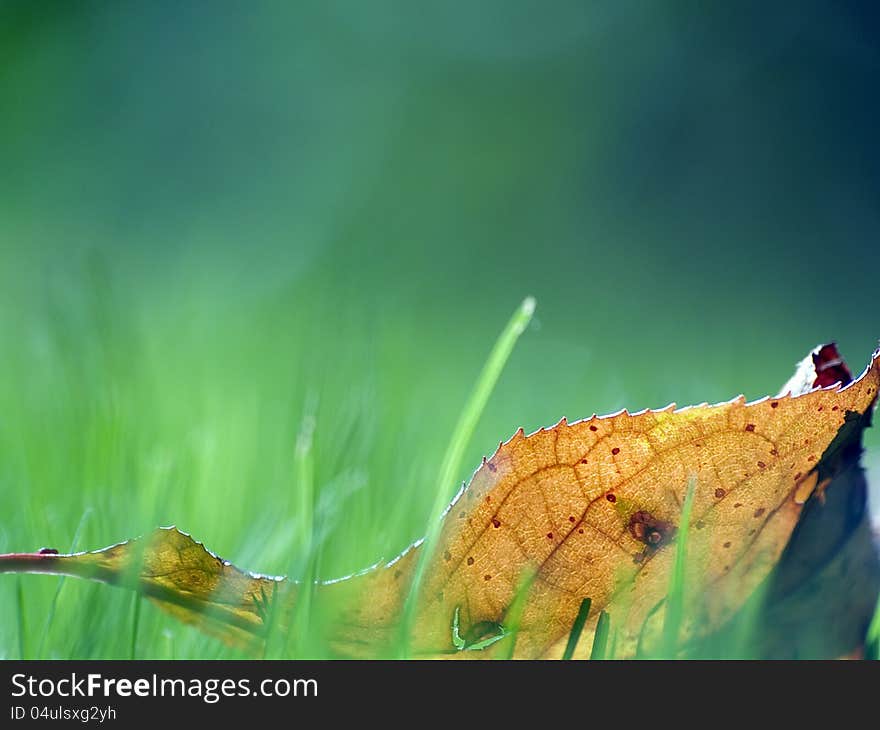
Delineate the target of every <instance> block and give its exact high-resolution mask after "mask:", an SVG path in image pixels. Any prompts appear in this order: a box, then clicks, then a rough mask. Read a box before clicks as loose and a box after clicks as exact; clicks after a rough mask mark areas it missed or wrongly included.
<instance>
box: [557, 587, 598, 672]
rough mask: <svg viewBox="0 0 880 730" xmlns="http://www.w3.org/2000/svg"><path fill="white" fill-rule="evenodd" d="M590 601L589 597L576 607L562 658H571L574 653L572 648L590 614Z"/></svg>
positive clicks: (574, 646) (575, 645) (575, 644)
mask: <svg viewBox="0 0 880 730" xmlns="http://www.w3.org/2000/svg"><path fill="white" fill-rule="evenodd" d="M590 603H591V601H590V599H589V598H585V599H584V600H583V601H581V607H580V608H579V609H578V614H577V617H576V618H575V620H574V623H573V624H572V625H571V632H570V633H569V634H568V643H567V644H566V645H565V651H564V652H563V653H562V658H563V659H571V657H572V656H573V655H574V650H575V648H576V647H577V643H578V641H579V640H580V638H581V633H583V630H584V624H585V623H586V622H587V616H588V615H589V614H590Z"/></svg>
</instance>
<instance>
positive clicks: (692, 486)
mask: <svg viewBox="0 0 880 730" xmlns="http://www.w3.org/2000/svg"><path fill="white" fill-rule="evenodd" d="M696 486H697V480H696V478H695V477H690V478H689V479H688V485H687V491H686V492H685V496H684V505H683V506H682V508H681V521H680V524H679V527H678V535H677V537H676V541H675V560H674V562H673V564H672V571H671V574H670V577H669V592H668V593H667V594H666V613H665V615H664V617H663V653H664V655H665V656H666V657H668V658H670V659H671V658H673V657H674V656H675V654H676V653H677V650H678V636H679V632H680V630H681V623H682V619H683V609H684V591H685V562H686V559H687V540H688V532H689V528H690V519H691V509H692V508H693V504H694V492H695V490H696Z"/></svg>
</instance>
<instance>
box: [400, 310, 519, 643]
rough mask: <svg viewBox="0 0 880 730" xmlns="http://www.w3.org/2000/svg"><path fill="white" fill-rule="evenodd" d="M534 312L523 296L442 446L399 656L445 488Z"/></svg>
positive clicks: (446, 499) (403, 621)
mask: <svg viewBox="0 0 880 730" xmlns="http://www.w3.org/2000/svg"><path fill="white" fill-rule="evenodd" d="M534 312H535V300H534V299H533V298H532V297H526V299H524V300H523V302H522V304H520V306H519V307H518V308H517V310H516V312H515V313H514V314H513V317H511V319H510V321H509V322H508V323H507V326H506V327H505V328H504V330H503V331H502V333H501V335H500V337H499V338H498V340H497V341H496V342H495V346H494V347H493V348H492V352H491V353H490V354H489V358H488V359H487V360H486V363H485V365H484V366H483V370H482V372H481V373H480V376H479V378H478V379H477V383H476V385H475V386H474V389H473V391H472V392H471V395H470V397H469V398H468V401H467V403H466V404H465V407H464V410H463V411H462V412H461V415H460V416H459V419H458V423H457V424H456V426H455V429H454V430H453V432H452V438H451V439H450V440H449V445H448V446H447V447H446V453H445V454H444V456H443V461H442V462H441V465H440V471H439V475H438V480H437V485H436V489H435V491H434V495H435V496H434V504H433V507H432V508H431V514H430V517H429V519H428V530H427V533H426V535H425V538H424V540H423V543H422V549H421V551H420V555H419V559H418V562H417V564H416V568H415V572H414V573H413V578H412V583H411V584H410V589H409V593H408V594H407V597H406V602H405V604H404V608H403V616H402V619H401V625H400V645H399V654H400V655H401V656H403V657H407V656H408V655H409V633H410V629H411V627H412V624H413V618H414V615H415V609H416V604H417V601H418V595H419V590H420V589H421V585H422V579H423V578H424V575H425V569H426V568H427V566H428V561H429V560H430V559H431V556H432V553H433V550H434V546H435V543H436V542H437V535H438V534H439V532H440V525H441V518H442V516H443V512H444V511H445V510H446V506H447V505H448V503H449V485H450V484H453V483H454V482H455V479H456V477H457V475H458V474H459V472H460V470H461V464H462V460H463V458H464V452H465V448H466V447H467V445H468V443H469V442H470V440H471V437H472V436H473V433H474V430H475V429H476V426H477V422H478V421H479V418H480V416H481V415H482V413H483V410H484V409H485V407H486V403H487V402H488V400H489V396H490V395H491V394H492V391H493V390H494V389H495V384H496V383H497V382H498V378H499V376H500V375H501V371H502V370H503V369H504V365H505V364H506V363H507V359H508V358H509V357H510V353H511V352H513V348H514V345H516V342H517V340H518V339H519V336H520V335H521V334H522V333H523V331H524V330H525V328H526V326H528V324H529V322H530V321H531V319H532V315H533V314H534Z"/></svg>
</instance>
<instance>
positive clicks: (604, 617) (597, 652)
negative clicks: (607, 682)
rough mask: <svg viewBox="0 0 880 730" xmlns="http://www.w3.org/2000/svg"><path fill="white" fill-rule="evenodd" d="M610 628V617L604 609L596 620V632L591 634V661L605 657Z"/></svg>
mask: <svg viewBox="0 0 880 730" xmlns="http://www.w3.org/2000/svg"><path fill="white" fill-rule="evenodd" d="M610 630H611V617H610V616H609V615H608V613H607V612H606V611H601V612H600V613H599V620H598V621H597V622H596V633H595V635H594V636H593V648H592V650H591V651H590V659H591V660H593V661H596V660H599V659H605V658H606V657H607V656H608V655H607V653H606V650H607V648H608V633H609V631H610Z"/></svg>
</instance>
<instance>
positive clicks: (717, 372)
mask: <svg viewBox="0 0 880 730" xmlns="http://www.w3.org/2000/svg"><path fill="white" fill-rule="evenodd" d="M878 30H880V27H878V16H877V12H876V9H874V7H873V6H872V5H871V4H867V3H866V4H859V3H855V2H835V3H832V2H804V3H799V4H797V6H796V7H795V6H792V5H791V4H785V3H779V4H776V5H775V6H768V5H767V4H765V3H761V2H739V3H724V4H718V5H717V6H716V7H714V8H707V7H705V6H704V5H703V4H699V3H692V2H635V1H630V0H626V1H618V2H607V3H582V2H554V3H538V2H501V1H500V0H499V1H494V0H493V1H492V2H481V3H430V4H424V3H406V2H384V1H383V2H378V1H377V2H371V3H358V2H349V3H343V2H318V3H291V2H286V3H285V2H279V3H270V2H257V3H245V2H242V3H220V2H214V3H210V4H207V3H205V4H199V3H192V4H183V3H172V2H151V3H97V2H70V3H67V2H58V3H48V4H46V3H34V2H28V1H27V0H21V1H16V2H8V1H7V2H5V3H0V348H2V353H3V357H2V361H0V551H6V550H20V549H33V548H36V547H39V546H40V545H45V544H51V545H53V546H56V547H58V548H60V549H67V548H69V547H70V543H71V541H72V540H73V535H74V532H75V531H76V530H77V526H78V525H79V524H80V522H81V520H83V515H88V516H87V517H86V518H85V520H84V521H83V523H82V524H83V529H82V531H81V535H80V543H79V545H78V546H79V547H80V548H93V547H99V546H101V545H104V544H106V543H109V542H114V541H117V540H119V539H122V538H125V537H128V536H132V535H135V534H139V533H142V532H144V531H145V530H148V529H150V528H151V527H153V526H155V525H157V524H170V523H174V524H177V525H178V526H180V527H181V528H182V529H184V530H187V531H191V532H192V533H193V534H194V535H195V536H196V537H198V538H199V539H201V540H204V541H205V543H206V545H207V546H208V547H210V548H212V549H214V550H216V551H218V552H220V553H221V554H222V555H224V557H229V558H231V559H234V560H235V561H236V562H237V563H239V564H241V565H245V566H247V567H252V568H254V569H260V570H265V571H278V572H284V571H285V570H287V569H288V566H289V565H290V556H289V552H290V549H291V545H294V544H296V539H297V538H296V534H297V530H299V529H300V525H301V517H300V516H298V515H297V514H296V513H295V510H294V507H293V505H295V504H297V501H296V490H297V489H298V485H297V482H296V478H295V466H294V463H293V461H294V444H295V442H296V436H297V433H298V431H299V430H300V423H301V420H302V418H303V415H304V413H307V412H311V411H312V410H313V411H314V416H315V423H316V428H315V433H314V465H315V475H316V477H315V479H316V480H315V484H316V488H317V498H316V499H317V504H316V512H315V519H316V524H317V529H318V536H319V538H320V539H319V544H318V546H317V547H316V549H317V550H318V551H319V553H320V559H319V565H320V568H321V572H322V573H323V574H324V575H325V576H326V577H330V576H334V575H339V574H340V573H344V572H346V571H350V570H354V569H356V568H359V567H363V566H365V565H367V564H370V563H373V562H375V561H376V560H377V559H378V558H379V557H381V556H383V555H384V556H386V557H389V556H390V555H392V554H394V553H396V552H398V551H399V550H400V549H402V548H403V547H404V546H405V545H406V544H407V543H408V542H409V541H410V540H412V539H414V538H417V537H419V536H420V535H421V534H422V532H423V531H424V524H425V520H426V519H427V515H428V511H429V509H430V505H431V502H432V500H433V497H434V490H435V489H436V473H437V467H438V464H439V461H440V458H441V456H442V453H443V451H444V448H445V446H446V443H447V440H448V438H449V435H450V433H451V431H452V428H453V426H454V423H455V420H456V418H457V416H458V414H459V411H460V409H461V407H462V405H463V403H464V402H465V399H466V397H467V395H468V392H469V389H470V387H471V385H472V383H473V381H474V379H475V377H476V374H477V373H478V371H479V368H480V366H481V364H482V362H483V360H484V358H485V357H486V355H487V353H488V351H489V348H490V347H491V344H492V341H493V340H494V338H495V337H496V335H497V333H498V332H499V331H500V329H501V327H502V326H503V323H504V322H505V320H506V318H507V317H508V316H509V314H510V313H511V312H512V311H513V309H514V308H515V307H516V305H517V304H518V303H519V302H520V301H521V300H522V298H523V297H524V296H525V295H528V294H531V295H534V296H535V297H536V298H537V301H538V313H537V317H536V321H535V323H534V324H533V326H532V327H531V328H530V330H529V331H528V332H526V334H525V335H524V336H523V338H522V339H521V341H520V344H519V345H518V348H517V350H516V351H515V353H514V355H513V357H512V359H511V361H510V363H509V365H508V367H507V369H506V370H505V373H504V375H503V376H502V380H501V382H500V384H499V386H498V388H497V390H496V392H495V394H494V396H493V397H492V400H491V402H490V405H489V408H488V410H487V412H486V413H485V415H484V417H483V418H482V420H481V423H480V427H479V430H478V433H477V436H476V438H475V439H474V442H473V443H472V444H471V447H470V450H469V457H468V459H467V468H466V470H465V471H464V472H463V473H462V474H461V478H462V479H465V478H467V476H468V475H469V474H470V472H471V470H472V468H473V467H475V466H476V464H477V463H478V461H479V458H480V456H482V455H483V454H488V453H491V452H492V451H493V450H494V448H495V447H496V446H497V444H498V442H499V440H501V439H506V438H507V437H508V436H510V435H511V433H512V432H513V431H514V430H515V428H517V427H518V426H520V425H522V426H524V427H525V428H526V430H527V431H528V430H534V429H536V428H538V427H540V426H544V425H549V424H551V423H555V422H556V421H557V420H559V418H560V417H561V416H563V415H565V416H567V417H569V419H576V418H580V417H586V416H589V415H591V414H592V413H593V412H598V413H607V412H611V411H615V410H617V409H620V408H623V407H628V408H629V409H630V410H638V409H641V408H643V407H659V406H663V405H666V404H667V403H669V402H671V401H674V402H676V403H679V404H680V405H687V404H691V403H699V402H703V401H709V402H714V401H720V400H726V399H728V398H730V397H732V396H734V395H736V394H738V393H741V392H743V393H745V394H746V395H747V396H748V397H750V398H758V397H761V396H763V395H765V394H768V393H771V392H775V391H776V389H777V388H778V387H779V386H780V385H781V384H782V383H783V382H784V381H785V380H786V379H787V378H788V377H789V375H790V372H791V370H792V367H793V365H794V363H795V362H796V361H797V360H799V359H801V358H802V357H803V356H804V355H805V354H806V352H807V351H808V350H809V349H810V348H811V347H813V346H814V345H816V344H818V343H819V342H823V341H828V340H836V341H837V342H838V343H839V345H840V348H841V351H842V352H843V354H844V355H845V356H846V357H847V358H848V360H849V362H850V364H851V366H852V369H853V370H854V371H861V369H862V368H863V367H864V365H865V364H866V362H867V359H868V357H869V355H870V353H871V351H872V350H873V349H874V347H875V346H876V343H877V339H878V337H880V321H878V316H877V305H876V293H877V286H876V282H877V273H876V272H877V267H878V264H880V247H878V246H877V232H878V230H880V144H878V139H877V133H876V130H877V129H878V127H880V107H878V101H877V98H878V97H877V88H878V79H880V44H878V42H877V39H878V37H880V35H878ZM867 443H868V448H869V454H868V458H867V460H866V464H867V465H868V467H869V469H873V472H872V473H874V474H875V475H876V476H877V477H878V479H875V480H874V482H875V483H874V484H873V488H874V489H875V490H876V489H877V488H878V485H877V484H876V482H877V481H880V458H878V456H877V454H878V451H880V438H878V436H877V434H876V432H871V433H870V434H869V435H868V441H867ZM455 487H456V485H448V488H449V492H450V494H451V493H452V491H453V490H454V489H455ZM22 580H25V581H27V583H26V585H27V587H28V591H29V596H33V598H32V599H31V598H29V600H32V605H33V610H34V611H35V614H34V616H35V617H34V619H33V621H32V622H31V624H30V625H29V627H28V630H29V632H31V639H32V642H31V643H32V645H33V646H32V647H31V649H32V650H33V651H36V646H35V644H36V643H37V642H38V641H45V644H44V646H43V650H44V653H47V654H49V653H51V652H52V651H54V652H55V653H56V654H57V655H62V656H68V655H84V656H91V655H94V656H111V655H113V656H115V655H119V654H120V653H124V646H125V641H124V640H119V641H122V643H121V644H119V645H118V646H117V644H113V643H112V641H113V640H111V639H109V638H106V637H104V638H101V637H95V636H91V635H90V634H89V632H88V631H85V632H81V635H79V638H77V635H73V636H72V635H69V634H68V633H65V631H64V630H63V629H64V624H63V620H62V619H54V620H55V621H56V622H57V621H62V623H61V624H60V628H58V629H57V630H56V629H55V628H54V624H53V630H52V632H51V633H50V634H49V638H48V639H43V638H42V637H41V636H40V629H41V622H42V621H43V617H44V613H45V611H46V606H47V605H48V604H49V603H50V599H51V596H52V594H53V592H54V590H55V584H54V583H53V581H52V580H51V579H45V578H25V579H22ZM64 591H65V592H64V594H63V599H62V600H63V601H66V603H65V605H66V606H69V607H70V611H73V610H75V609H74V607H76V606H79V607H80V608H81V607H82V606H89V607H91V608H90V613H89V617H90V618H89V620H91V621H95V622H98V623H101V625H103V626H105V627H106V626H111V627H112V626H117V625H118V627H122V626H124V625H126V622H127V621H128V620H129V618H128V614H127V613H126V610H127V609H126V608H125V607H126V606H128V605H129V603H128V601H130V598H128V597H127V596H126V595H125V594H123V593H121V592H113V591H111V590H110V589H105V588H101V587H97V588H95V587H92V586H82V585H77V586H73V585H69V586H66V587H65V589H64ZM13 592H14V581H13V580H6V581H2V582H0V619H2V618H3V617H4V616H5V617H6V618H7V619H9V617H10V616H12V615H13V614H11V613H5V612H8V611H12V610H13V609H12V608H11V607H10V606H11V604H12V596H13ZM111 594H112V595H111ZM59 610H60V609H59ZM71 620H73V619H71ZM144 621H145V625H144V632H145V634H144V639H143V643H144V644H145V647H146V648H145V649H144V652H145V653H147V654H149V655H156V656H159V655H166V654H169V653H172V654H174V655H177V656H180V655H184V656H204V655H212V656H213V655H216V654H217V653H218V652H222V651H225V650H223V649H221V648H218V647H219V645H217V644H216V642H212V641H211V640H209V639H202V638H201V637H199V636H197V635H196V634H194V633H193V632H191V631H190V630H188V629H183V628H180V627H177V626H176V625H175V624H174V623H173V622H171V621H170V620H166V619H164V618H163V617H160V616H158V614H156V613H155V612H152V613H150V614H148V615H147V616H146V618H145V619H144ZM113 622H116V623H115V624H114V623H113ZM14 624H15V622H14V620H12V619H9V620H0V626H2V628H0V655H4V656H15V655H16V650H15V649H14V648H13V647H14V645H15V642H16V639H15V636H16V633H15V625H14ZM161 631H165V632H166V633H165V634H161ZM120 632H121V633H124V631H123V630H122V629H120ZM150 632H152V634H151V633H150ZM175 632H177V633H175ZM111 633H112V632H111ZM160 635H161V636H165V637H166V639H167V640H168V642H169V643H170V644H173V647H172V648H171V649H168V648H167V647H166V646H165V644H163V643H161V642H160V641H159V639H156V641H152V640H151V639H150V637H151V636H154V637H159V636H160ZM169 636H171V638H168V637H169ZM162 641H164V639H163V640H162ZM90 642H91V643H90ZM175 642H176V643H175ZM120 647H123V648H120ZM174 647H176V648H174Z"/></svg>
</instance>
